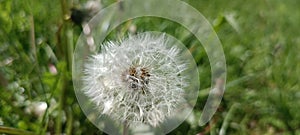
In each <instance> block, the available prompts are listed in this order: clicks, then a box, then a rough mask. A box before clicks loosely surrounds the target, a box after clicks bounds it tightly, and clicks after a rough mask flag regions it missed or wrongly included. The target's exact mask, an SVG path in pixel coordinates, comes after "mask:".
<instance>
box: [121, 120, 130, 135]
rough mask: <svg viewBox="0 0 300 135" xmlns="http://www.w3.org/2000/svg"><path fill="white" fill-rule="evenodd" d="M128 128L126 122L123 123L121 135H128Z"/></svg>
mask: <svg viewBox="0 0 300 135" xmlns="http://www.w3.org/2000/svg"><path fill="white" fill-rule="evenodd" d="M128 127H129V125H128V123H127V121H124V124H123V133H122V135H128Z"/></svg>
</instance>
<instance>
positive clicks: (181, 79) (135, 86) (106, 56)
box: [83, 33, 187, 126]
mask: <svg viewBox="0 0 300 135" xmlns="http://www.w3.org/2000/svg"><path fill="white" fill-rule="evenodd" d="M180 51H181V50H180V49H179V48H178V47H177V46H174V45H172V44H170V42H169V41H168V40H166V37H165V35H164V34H163V35H160V36H157V35H151V34H149V33H146V34H138V35H136V36H129V37H128V39H124V40H123V41H121V42H107V43H105V44H103V45H102V50H101V52H100V53H99V54H97V55H93V56H92V57H90V58H89V62H87V63H86V64H85V69H84V77H83V82H84V89H83V90H84V93H85V94H86V95H87V96H88V97H89V98H90V100H91V101H92V102H93V103H94V104H95V105H96V108H97V109H98V110H100V111H101V112H102V113H103V114H106V115H108V116H110V117H111V118H112V119H114V120H117V121H120V122H125V121H126V122H127V123H128V124H134V123H135V122H142V123H144V124H148V125H151V126H158V125H159V124H160V123H162V122H163V121H164V120H165V119H166V118H167V117H168V116H170V115H172V112H174V110H175V109H176V108H177V107H178V105H179V104H180V103H182V102H184V88H185V87H186V86H187V81H186V78H187V77H186V76H184V75H183V74H182V72H184V71H185V70H186V69H187V63H185V61H184V60H183V58H182V57H181V54H180Z"/></svg>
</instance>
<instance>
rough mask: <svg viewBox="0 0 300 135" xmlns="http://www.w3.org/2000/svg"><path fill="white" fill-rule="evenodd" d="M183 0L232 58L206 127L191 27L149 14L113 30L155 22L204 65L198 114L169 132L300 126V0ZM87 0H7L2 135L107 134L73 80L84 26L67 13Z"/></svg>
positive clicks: (0, 75)
mask: <svg viewBox="0 0 300 135" xmlns="http://www.w3.org/2000/svg"><path fill="white" fill-rule="evenodd" d="M184 1H185V2H187V3H189V4H190V5H191V6H193V7H195V8H196V9H197V10H199V11H200V12H201V13H202V14H203V15H204V16H205V17H206V18H207V19H208V21H209V22H210V23H211V24H212V26H213V27H214V29H215V31H216V32H217V35H218V36H219V38H220V40H221V42H222V44H223V49H224V53H225V56H226V62H227V84H226V91H225V94H224V97H223V100H222V103H221V105H220V106H219V108H218V110H217V112H216V114H215V115H214V117H213V118H212V119H211V121H210V122H209V123H208V124H206V125H204V126H199V125H198V119H199V117H200V115H201V111H202V108H203V106H204V104H205V102H206V99H207V96H208V92H209V88H210V85H211V75H210V74H211V72H210V65H209V61H208V57H207V54H206V53H205V51H204V48H203V47H202V46H201V44H200V42H199V41H197V39H196V38H195V37H194V36H193V35H192V34H191V33H189V32H188V31H187V30H186V29H184V28H183V27H182V26H180V25H179V24H177V23H174V22H172V21H169V20H165V19H161V18H155V17H143V18H137V19H133V20H130V21H127V22H125V23H123V24H122V25H120V26H119V27H118V28H116V29H115V30H114V31H113V32H111V33H110V35H109V36H108V37H107V40H108V39H118V38H120V37H123V36H124V35H126V34H127V33H134V32H143V31H150V30H151V31H153V30H155V31H161V32H166V33H168V34H171V35H173V36H175V37H176V38H178V39H180V40H181V41H182V42H183V43H184V44H185V45H186V46H187V47H188V48H189V49H190V51H191V53H192V54H193V56H194V58H195V60H196V63H197V65H198V67H199V73H200V79H201V82H200V83H201V86H200V91H199V97H198V101H197V104H196V106H195V108H194V112H193V113H192V114H191V116H190V117H189V118H188V119H187V120H186V121H185V122H184V123H182V124H181V125H180V126H179V127H178V128H177V129H175V130H174V131H172V132H171V133H170V134H177V135H181V134H182V135H185V134H190V135H195V134H212V135H214V134H236V135H241V134H245V135H246V134H250V135H261V134H266V135H273V134H287V135H289V134H300V113H299V111H300V110H299V109H300V91H299V89H300V87H299V78H300V77H299V76H300V65H299V61H300V55H299V51H300V29H299V24H300V8H299V5H300V1H297V0H285V1H283V0H234V1H225V0H184ZM114 2H116V1H115V0H102V1H101V4H102V7H106V6H108V5H109V4H112V3H114ZM85 3H86V1H85V0H61V1H58V0H42V1H41V0H0V53H1V56H0V134H1V133H11V134H26V133H27V134H34V133H35V134H46V133H50V134H61V133H66V134H103V133H102V132H101V131H99V130H98V129H97V128H96V127H95V126H94V125H93V124H91V123H90V122H89V121H88V120H87V119H86V117H85V115H84V114H83V112H82V111H81V109H80V107H79V105H78V103H77V100H76V96H75V94H74V90H73V85H72V79H71V78H72V76H71V64H72V55H73V50H74V47H75V44H76V41H77V38H78V37H79V35H80V33H81V26H80V25H76V24H75V23H73V22H72V20H70V19H69V16H70V13H71V10H70V9H71V8H72V7H76V8H83V5H84V4H85ZM136 8H139V7H136ZM187 16H188V14H187ZM132 28H135V29H136V30H132ZM51 69H56V70H57V72H54V71H53V70H51ZM41 102H42V103H47V105H48V109H47V110H46V113H44V114H39V113H34V111H35V110H37V108H36V106H35V104H38V103H41Z"/></svg>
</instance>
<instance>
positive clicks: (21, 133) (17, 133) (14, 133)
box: [0, 126, 36, 135]
mask: <svg viewBox="0 0 300 135" xmlns="http://www.w3.org/2000/svg"><path fill="white" fill-rule="evenodd" d="M0 133H4V134H10V135H36V134H35V133H33V132H29V131H25V130H21V129H16V128H12V127H4V126H0Z"/></svg>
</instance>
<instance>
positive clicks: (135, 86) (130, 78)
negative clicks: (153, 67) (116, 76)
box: [123, 66, 150, 92]
mask: <svg viewBox="0 0 300 135" xmlns="http://www.w3.org/2000/svg"><path fill="white" fill-rule="evenodd" d="M149 78H150V73H149V70H148V69H147V68H145V67H140V66H131V67H130V68H129V69H128V70H126V71H125V72H124V74H123V80H124V81H125V83H127V84H128V88H129V89H132V90H142V91H143V92H145V90H146V89H147V85H148V84H149Z"/></svg>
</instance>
